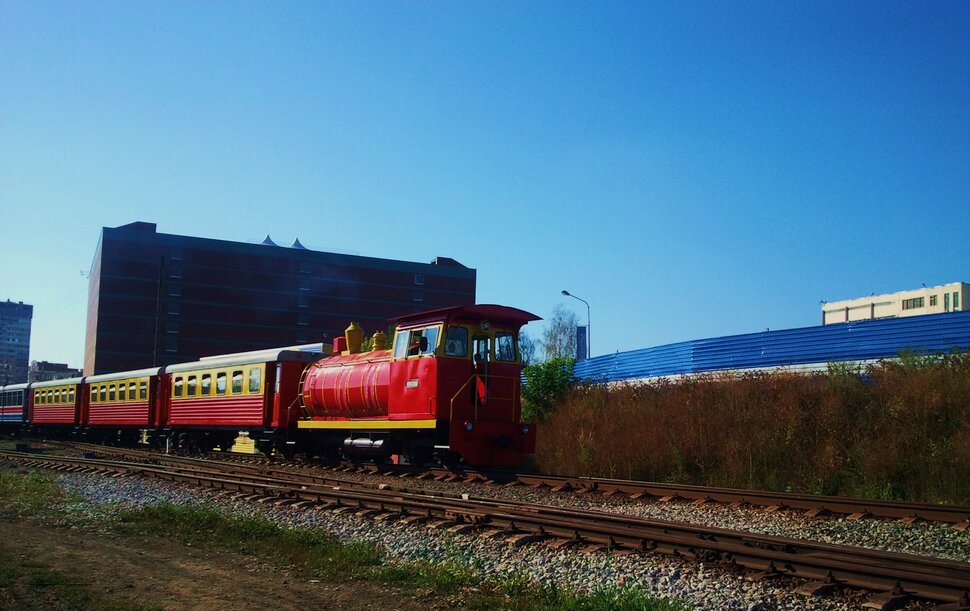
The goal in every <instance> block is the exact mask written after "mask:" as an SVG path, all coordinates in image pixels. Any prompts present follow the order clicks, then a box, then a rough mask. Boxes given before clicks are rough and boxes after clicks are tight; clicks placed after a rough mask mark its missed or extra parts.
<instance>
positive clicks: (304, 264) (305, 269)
mask: <svg viewBox="0 0 970 611" xmlns="http://www.w3.org/2000/svg"><path fill="white" fill-rule="evenodd" d="M311 269H312V268H311V267H310V262H309V261H300V273H301V274H309V273H310V271H311Z"/></svg>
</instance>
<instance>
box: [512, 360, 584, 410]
mask: <svg viewBox="0 0 970 611" xmlns="http://www.w3.org/2000/svg"><path fill="white" fill-rule="evenodd" d="M575 364H576V359H571V358H563V357H553V358H551V359H549V360H547V361H545V362H544V363H535V364H533V365H529V366H528V367H526V368H525V369H523V370H522V373H523V375H524V376H525V384H524V385H523V386H522V419H523V420H525V421H533V420H546V419H547V418H548V417H549V416H550V415H551V414H552V412H553V411H555V409H556V407H558V406H559V405H560V404H561V403H562V402H563V400H564V399H565V398H566V393H568V392H569V389H570V388H572V387H573V384H575V383H576V378H575V377H574V376H573V366H574V365H575Z"/></svg>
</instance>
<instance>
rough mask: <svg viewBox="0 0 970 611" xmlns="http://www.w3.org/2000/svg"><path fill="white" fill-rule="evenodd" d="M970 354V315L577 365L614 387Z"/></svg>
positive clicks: (622, 355) (582, 374) (734, 340)
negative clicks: (911, 354) (688, 376)
mask: <svg viewBox="0 0 970 611" xmlns="http://www.w3.org/2000/svg"><path fill="white" fill-rule="evenodd" d="M953 349H961V350H966V349H970V311H963V312H948V313H944V314H928V315H924V316H910V317H906V318H886V319H882V320H864V321H858V322H848V323H839V324H833V325H824V326H820V327H802V328H799V329H784V330H780V331H764V332H761V333H747V334H744V335H730V336H726V337H714V338H709V339H699V340H693V341H689V342H680V343H677V344H668V345H666V346H656V347H653V348H642V349H640V350H631V351H628V352H617V353H615V354H607V355H604V356H597V357H594V358H591V359H588V360H585V361H580V362H578V363H576V368H575V374H576V377H578V378H580V379H588V380H592V381H595V382H612V381H618V380H631V379H637V378H653V377H660V376H674V375H679V374H685V373H701V372H706V371H719V370H724V369H748V368H756V367H780V366H790V365H804V364H814V363H829V362H838V361H863V360H869V359H883V358H893V357H895V356H897V355H898V354H899V353H900V352H902V351H905V350H913V351H915V352H937V353H938V352H947V351H950V350H953Z"/></svg>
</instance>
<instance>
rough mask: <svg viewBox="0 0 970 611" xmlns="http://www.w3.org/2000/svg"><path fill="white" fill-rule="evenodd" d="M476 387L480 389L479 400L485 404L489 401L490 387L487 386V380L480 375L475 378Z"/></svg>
mask: <svg viewBox="0 0 970 611" xmlns="http://www.w3.org/2000/svg"><path fill="white" fill-rule="evenodd" d="M475 389H476V390H478V402H479V403H481V404H482V405H485V403H487V402H488V387H487V386H485V380H483V379H482V378H480V377H478V378H475Z"/></svg>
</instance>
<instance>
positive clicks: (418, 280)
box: [414, 274, 424, 285]
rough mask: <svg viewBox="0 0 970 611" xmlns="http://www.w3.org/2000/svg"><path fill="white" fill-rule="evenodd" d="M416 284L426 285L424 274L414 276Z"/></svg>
mask: <svg viewBox="0 0 970 611" xmlns="http://www.w3.org/2000/svg"><path fill="white" fill-rule="evenodd" d="M414 283H415V284H417V285H423V284H424V274H414Z"/></svg>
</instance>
